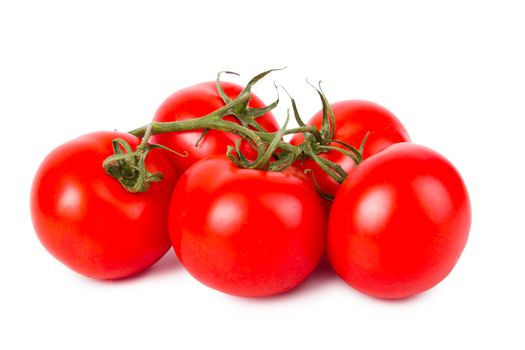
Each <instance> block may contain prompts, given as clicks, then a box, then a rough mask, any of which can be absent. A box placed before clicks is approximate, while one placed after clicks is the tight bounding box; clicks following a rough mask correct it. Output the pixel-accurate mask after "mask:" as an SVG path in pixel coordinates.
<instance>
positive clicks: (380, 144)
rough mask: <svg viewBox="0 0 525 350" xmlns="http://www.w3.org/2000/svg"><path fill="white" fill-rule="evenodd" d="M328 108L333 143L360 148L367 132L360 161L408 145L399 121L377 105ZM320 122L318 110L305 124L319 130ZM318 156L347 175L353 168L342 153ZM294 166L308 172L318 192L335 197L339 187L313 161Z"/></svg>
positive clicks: (354, 103) (348, 102)
mask: <svg viewBox="0 0 525 350" xmlns="http://www.w3.org/2000/svg"><path fill="white" fill-rule="evenodd" d="M331 106H332V110H333V112H334V116H335V120H336V133H335V139H336V140H339V141H343V142H346V143H348V144H350V145H352V146H354V147H355V148H359V146H360V145H361V142H362V141H363V139H364V137H365V135H366V134H367V132H368V133H369V134H368V138H367V141H366V143H365V147H364V150H363V159H367V158H368V157H370V156H372V155H374V154H376V153H379V152H381V151H382V150H383V149H385V148H386V147H388V146H390V145H392V144H394V143H398V142H409V141H410V137H409V136H408V133H407V131H406V130H405V127H404V126H403V124H401V122H400V121H399V119H397V118H396V116H395V115H394V114H392V113H391V112H390V111H389V110H387V109H386V108H384V107H382V106H380V105H378V104H376V103H373V102H369V101H364V100H346V101H341V102H336V103H333V104H331ZM322 121H323V111H322V110H320V111H319V112H317V113H316V114H315V115H314V116H313V117H312V119H310V121H308V123H307V125H314V126H316V127H317V129H319V130H320V129H321V125H322ZM303 140H304V136H303V135H302V134H296V135H294V137H293V138H292V140H291V141H290V143H291V144H292V145H298V144H300V143H301V142H303ZM330 146H334V147H341V145H340V144H338V143H335V142H333V143H331V144H330ZM319 156H320V157H323V158H326V159H328V160H331V161H333V162H335V163H337V164H339V165H340V166H341V167H342V168H343V170H344V171H345V172H346V173H350V171H351V170H352V169H353V168H354V166H355V164H354V162H353V161H352V159H351V158H349V157H348V156H345V155H343V154H342V153H341V152H337V151H329V152H325V153H320V154H319ZM296 166H297V167H299V168H301V169H303V170H304V169H311V170H312V172H313V175H314V176H315V179H316V181H317V183H318V184H319V187H320V188H321V190H323V192H325V193H328V194H330V195H332V196H335V194H336V192H337V190H338V189H339V186H340V185H339V184H338V183H337V182H336V181H335V180H333V179H332V178H331V177H330V176H328V175H327V174H326V173H325V172H324V171H323V170H322V169H321V168H320V167H319V166H318V165H317V164H316V163H315V161H313V160H311V159H308V160H304V161H302V162H298V164H296Z"/></svg>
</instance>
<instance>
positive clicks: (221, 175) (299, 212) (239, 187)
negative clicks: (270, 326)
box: [169, 156, 326, 297]
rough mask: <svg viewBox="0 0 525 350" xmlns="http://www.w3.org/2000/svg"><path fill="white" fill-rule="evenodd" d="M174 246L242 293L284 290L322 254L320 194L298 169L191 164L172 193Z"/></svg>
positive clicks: (208, 277)
mask: <svg viewBox="0 0 525 350" xmlns="http://www.w3.org/2000/svg"><path fill="white" fill-rule="evenodd" d="M169 227H170V234H171V239H172V242H173V247H174V250H175V252H176V254H177V256H178V257H179V259H180V261H181V262H182V264H183V265H184V267H185V268H186V269H187V270H188V271H189V272H190V273H191V274H192V275H193V276H194V277H195V278H196V279H197V280H199V281H200V282H202V283H203V284H205V285H207V286H209V287H211V288H214V289H216V290H219V291H222V292H224V293H228V294H233V295H236V296H243V297H260V296H269V295H274V294H278V293H282V292H285V291H287V290H289V289H291V288H293V287H295V286H297V285H298V284H300V283H301V282H302V281H303V280H304V279H306V277H307V276H308V275H309V274H310V273H311V272H312V271H313V270H314V269H315V267H316V266H317V264H318V262H319V260H320V258H321V256H322V255H323V252H324V243H325V230H326V217H325V213H324V210H323V207H322V200H321V198H320V197H319V195H318V194H317V193H316V192H315V189H313V188H312V187H311V185H310V184H309V183H308V181H307V179H306V178H304V176H303V175H302V174H301V173H297V171H296V170H295V169H293V168H288V169H287V170H285V171H284V172H266V171H260V170H251V169H241V168H237V167H236V166H235V165H233V164H232V163H231V162H230V161H229V160H228V159H227V158H226V157H224V156H217V157H211V158H209V159H205V160H202V161H200V162H198V163H196V164H194V165H193V166H192V167H190V168H189V169H188V170H187V171H186V172H185V173H184V174H183V175H182V177H181V179H180V180H179V182H178V183H177V186H176V187H175V190H174V192H173V196H172V201H171V206H170V215H169Z"/></svg>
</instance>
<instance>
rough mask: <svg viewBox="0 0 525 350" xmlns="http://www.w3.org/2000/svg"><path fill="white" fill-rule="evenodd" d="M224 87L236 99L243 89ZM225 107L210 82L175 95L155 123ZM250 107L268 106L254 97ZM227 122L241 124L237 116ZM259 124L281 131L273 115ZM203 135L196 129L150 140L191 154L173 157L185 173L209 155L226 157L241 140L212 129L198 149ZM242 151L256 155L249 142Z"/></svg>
mask: <svg viewBox="0 0 525 350" xmlns="http://www.w3.org/2000/svg"><path fill="white" fill-rule="evenodd" d="M221 86H222V87H223V89H224V92H225V93H226V94H227V95H228V96H229V97H230V98H235V97H237V96H238V95H239V93H240V92H241V91H242V90H243V88H242V87H241V86H239V85H236V84H233V83H228V82H222V83H221ZM223 106H224V102H223V100H222V99H221V98H220V96H219V94H218V92H217V88H216V86H215V82H214V81H213V82H211V81H210V82H206V83H202V84H198V85H194V86H191V87H188V88H185V89H182V90H180V91H177V92H175V93H174V94H172V95H171V96H170V97H168V99H166V101H164V103H162V105H161V106H160V107H159V109H158V110H157V112H156V113H155V117H154V119H153V120H154V121H156V122H172V121H177V120H185V119H191V118H198V117H202V116H205V115H207V114H210V113H212V112H214V111H215V110H217V109H219V108H221V107H223ZM249 107H252V108H262V107H265V105H264V103H263V102H262V101H261V100H260V99H259V98H258V97H257V96H255V95H254V94H251V99H250V103H249ZM225 119H226V120H229V121H233V122H237V123H238V120H237V118H236V117H234V116H227V117H225ZM257 122H258V123H259V124H260V125H261V126H262V127H263V128H264V129H266V130H267V131H270V132H274V131H277V130H279V124H278V123H277V121H276V120H275V118H274V117H273V115H272V113H271V112H268V113H266V114H264V115H262V116H261V117H258V118H257ZM202 132H203V130H194V131H185V132H176V133H166V134H159V135H154V136H153V137H152V138H151V141H152V142H153V143H159V144H162V145H164V146H166V147H168V148H171V149H172V150H174V151H177V152H180V153H182V152H184V151H187V152H188V153H189V154H188V156H187V157H179V156H177V155H171V156H170V158H171V160H172V161H173V163H174V164H175V168H176V169H177V171H178V172H179V173H182V172H183V171H184V170H186V169H187V168H188V167H190V166H191V165H192V164H193V163H195V162H196V161H198V160H200V159H203V158H205V157H207V156H210V155H219V154H226V150H227V147H228V146H233V145H234V143H235V140H237V139H239V136H238V135H234V134H230V133H227V132H223V131H218V130H210V131H208V132H207V133H206V135H205V137H204V138H203V139H202V141H201V142H200V143H199V146H198V147H196V146H195V145H196V144H197V142H198V141H199V139H200V137H201V135H202ZM241 150H242V151H243V153H244V155H245V156H247V157H248V158H250V159H255V156H256V152H255V150H253V148H251V146H250V145H249V144H248V142H243V143H242V148H241Z"/></svg>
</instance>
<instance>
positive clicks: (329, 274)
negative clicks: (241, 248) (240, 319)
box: [226, 257, 340, 303]
mask: <svg viewBox="0 0 525 350" xmlns="http://www.w3.org/2000/svg"><path fill="white" fill-rule="evenodd" d="M338 280H339V281H340V279H339V277H337V275H336V274H335V272H334V271H333V270H332V267H331V266H330V263H329V262H328V259H327V258H326V257H323V258H322V259H321V261H320V262H319V265H318V266H317V268H316V269H315V270H314V271H313V272H312V274H311V275H310V276H308V278H306V280H304V281H303V282H302V283H301V284H300V285H298V286H297V287H295V288H292V289H290V290H288V291H286V292H284V293H281V294H277V295H272V296H267V297H255V298H243V297H237V296H231V295H228V296H229V297H231V298H235V299H236V300H240V301H241V302H247V303H273V302H281V301H285V300H287V299H288V298H299V297H301V296H306V295H309V294H312V293H318V292H320V290H321V289H322V287H323V286H326V285H328V284H331V283H337V282H338ZM226 295H227V294H226Z"/></svg>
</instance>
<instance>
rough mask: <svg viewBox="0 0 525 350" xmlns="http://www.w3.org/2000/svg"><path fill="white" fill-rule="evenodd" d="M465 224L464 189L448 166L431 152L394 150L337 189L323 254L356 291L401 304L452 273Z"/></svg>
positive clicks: (395, 147) (404, 147)
mask: <svg viewBox="0 0 525 350" xmlns="http://www.w3.org/2000/svg"><path fill="white" fill-rule="evenodd" d="M470 221H471V211H470V201H469V197H468V193H467V189H466V188H465V184H464V182H463V180H462V179H461V176H460V175H459V173H458V171H457V170H456V169H455V168H454V166H453V165H452V164H451V163H450V162H449V161H448V160H447V159H445V158H444V157H443V156H442V155H440V154H438V153H437V152H435V151H433V150H431V149H429V148H426V147H423V146H419V145H414V144H411V143H399V144H395V145H392V146H390V147H388V148H387V149H385V150H384V151H383V152H380V153H378V154H376V155H374V156H372V157H370V158H369V159H367V160H365V161H364V162H362V163H361V164H359V165H358V166H357V167H356V168H355V169H354V170H353V171H352V172H351V173H350V174H349V176H348V177H347V179H346V180H345V181H344V182H343V184H342V185H341V188H340V189H339V191H338V192H337V195H336V197H335V200H334V203H333V205H332V209H331V213H330V219H329V228H328V247H327V254H328V258H329V260H330V263H331V264H332V266H333V268H334V270H335V271H336V272H337V274H338V275H339V276H340V277H341V278H342V279H343V280H345V281H346V282H347V283H348V284H349V285H350V286H352V287H354V288H355V289H357V290H360V291H361V292H363V293H366V294H369V295H372V296H375V297H380V298H404V297H408V296H411V295H414V294H417V293H420V292H423V291H425V290H427V289H429V288H432V287H433V286H435V285H436V284H437V283H439V282H440V281H441V280H442V279H443V278H445V277H446V276H447V275H448V274H449V273H450V271H451V270H452V268H453V267H454V266H455V264H456V262H457V261H458V259H459V257H460V255H461V253H462V251H463V248H464V247H465V244H466V242H467V237H468V233H469V229H470Z"/></svg>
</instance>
